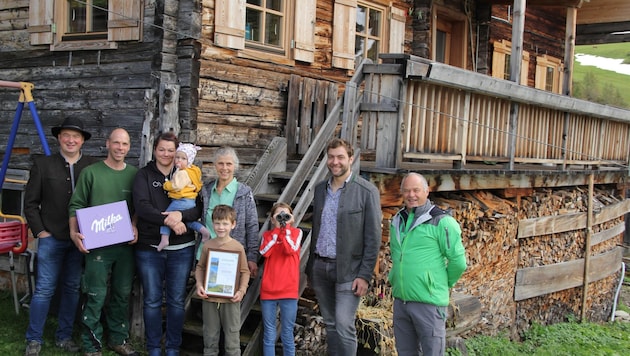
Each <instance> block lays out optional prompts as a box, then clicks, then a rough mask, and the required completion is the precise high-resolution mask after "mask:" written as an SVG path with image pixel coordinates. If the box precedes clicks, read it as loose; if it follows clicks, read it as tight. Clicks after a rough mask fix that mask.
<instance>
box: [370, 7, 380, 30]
mask: <svg viewBox="0 0 630 356" xmlns="http://www.w3.org/2000/svg"><path fill="white" fill-rule="evenodd" d="M369 27H370V30H369V32H368V33H369V34H370V35H372V36H380V35H381V12H380V11H377V10H375V9H370V26H369Z"/></svg>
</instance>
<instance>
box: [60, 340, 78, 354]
mask: <svg viewBox="0 0 630 356" xmlns="http://www.w3.org/2000/svg"><path fill="white" fill-rule="evenodd" d="M55 345H57V347H58V348H60V349H62V350H64V351H66V352H79V351H80V350H81V348H80V347H79V345H77V344H76V343H75V342H74V341H72V340H71V339H68V340H60V341H57V342H56V343H55Z"/></svg>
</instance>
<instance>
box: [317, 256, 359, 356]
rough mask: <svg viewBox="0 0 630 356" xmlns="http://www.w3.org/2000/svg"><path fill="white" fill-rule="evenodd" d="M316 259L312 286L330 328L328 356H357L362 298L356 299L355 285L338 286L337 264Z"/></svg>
mask: <svg viewBox="0 0 630 356" xmlns="http://www.w3.org/2000/svg"><path fill="white" fill-rule="evenodd" d="M313 258H315V261H314V262H313V275H312V281H311V284H312V286H313V289H314V290H315V295H316V296H317V302H318V303H319V310H320V312H321V313H322V317H323V318H324V324H326V343H327V344H328V345H327V346H328V355H331V356H335V355H339V356H345V355H356V354H357V329H356V327H355V317H356V312H357V308H358V307H359V301H360V300H361V298H360V297H358V296H356V295H354V292H353V291H352V282H346V283H337V264H336V262H333V261H329V260H322V259H319V258H316V257H315V256H313Z"/></svg>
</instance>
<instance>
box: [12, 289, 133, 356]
mask: <svg viewBox="0 0 630 356" xmlns="http://www.w3.org/2000/svg"><path fill="white" fill-rule="evenodd" d="M27 327H28V309H24V308H20V314H19V315H16V314H15V309H14V306H13V295H12V294H11V292H10V291H0V355H1V356H18V355H24V349H25V347H26V341H25V339H24V334H25V333H26V328H27ZM56 327H57V324H56V320H55V318H53V317H49V318H48V319H47V320H46V327H45V328H44V345H43V346H42V351H41V353H40V355H41V356H68V355H82V353H77V354H73V353H69V352H63V351H62V350H60V349H58V348H57V347H55V335H54V333H55V330H56ZM78 328H79V327H78V326H77V325H75V336H74V340H75V341H77V343H78V342H79V337H78ZM133 345H134V347H135V348H136V350H142V349H143V348H142V346H141V345H140V344H139V343H137V342H135V343H134V344H133ZM103 355H104V356H115V355H117V354H116V353H115V352H113V351H111V350H107V349H106V350H103Z"/></svg>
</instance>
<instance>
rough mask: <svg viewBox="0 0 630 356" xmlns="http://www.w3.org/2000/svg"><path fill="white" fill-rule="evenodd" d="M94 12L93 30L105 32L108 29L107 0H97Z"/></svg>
mask: <svg viewBox="0 0 630 356" xmlns="http://www.w3.org/2000/svg"><path fill="white" fill-rule="evenodd" d="M93 3H94V5H95V6H96V7H93V14H92V31H93V32H105V31H107V16H108V14H107V10H108V8H109V7H108V1H107V0H95V1H94V2H93Z"/></svg>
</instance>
